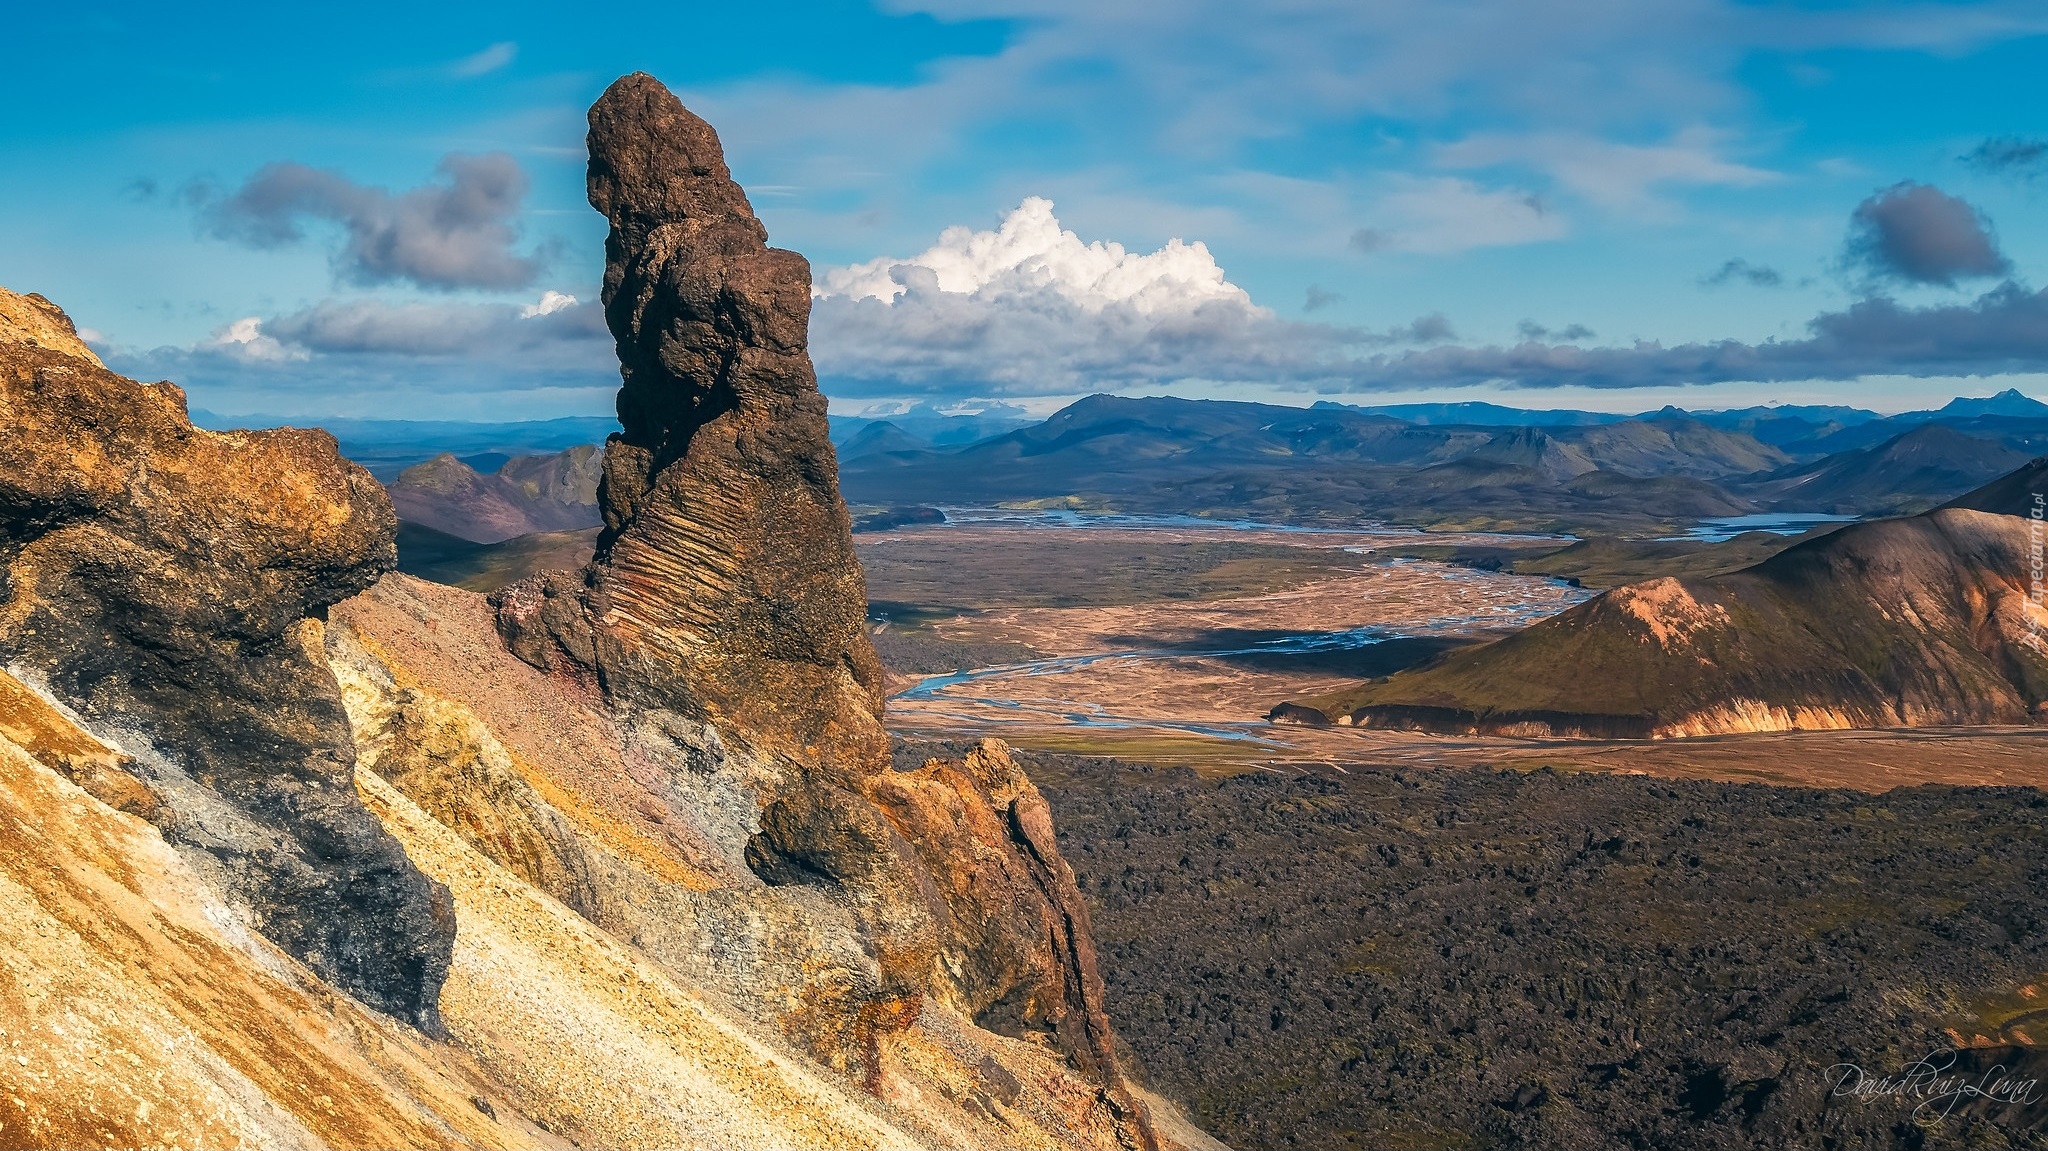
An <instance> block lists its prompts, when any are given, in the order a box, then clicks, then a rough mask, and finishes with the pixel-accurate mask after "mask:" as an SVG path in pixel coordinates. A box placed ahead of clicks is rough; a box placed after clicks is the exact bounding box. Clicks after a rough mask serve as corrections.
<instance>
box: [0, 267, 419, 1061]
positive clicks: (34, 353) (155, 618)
mask: <svg viewBox="0 0 2048 1151" xmlns="http://www.w3.org/2000/svg"><path fill="white" fill-rule="evenodd" d="M15 298H16V299H20V298H21V297H15ZM58 315H59V316H61V313H58ZM64 326H65V327H67V328H68V321H66V322H65V325H64ZM394 526H395V521H394V520H393V517H392V514H391V507H390V504H389V502H388V501H386V500H385V498H384V495H383V490H382V489H381V488H380V487H378V485H377V483H376V481H374V480H372V479H371V478H370V476H369V474H368V473H367V472H364V471H363V470H362V469H361V468H358V467H356V466H355V465H353V464H350V463H348V462H347V461H346V460H344V459H342V458H341V456H340V454H339V453H338V452H337V450H336V448H335V443H334V440H333V438H332V437H330V436H328V435H327V434H326V433H324V432H318V431H300V430H295V429H280V430H277V431H271V432H260V433H249V432H234V433H224V434H216V433H211V432H205V431H200V430H198V429H195V428H194V427H193V426H192V424H191V422H190V420H189V419H187V417H186V413H185V396H184V393H183V392H181V391H180V390H179V389H178V388H177V387H176V386H174V385H172V384H169V383H159V384H139V383H136V382H135V381H133V380H128V379H125V378H123V377H121V376H118V375H115V374H114V373H112V372H109V371H107V370H106V369H105V368H103V367H101V366H100V365H99V364H98V363H97V362H96V361H92V360H88V359H85V358H81V357H79V356H77V355H74V354H67V353H66V352H64V351H62V350H58V349H56V348H53V347H51V346H48V345H47V344H44V343H27V342H19V341H5V340H0V595H4V597H5V598H4V600H0V663H4V664H5V665H6V666H7V667H8V668H9V669H10V670H12V671H14V672H15V673H16V674H17V675H20V676H21V677H23V678H24V679H27V680H30V681H32V682H34V683H36V684H38V685H39V686H42V687H44V688H46V689H47V690H48V691H49V692H50V693H51V694H52V695H53V696H54V697H55V698H56V699H58V700H60V701H62V702H63V703H64V704H66V705H67V706H69V707H70V708H72V709H74V710H75V711H76V712H77V713H79V715H80V716H81V717H82V718H83V719H84V721H85V722H86V723H87V724H88V725H90V726H91V727H92V728H93V729H94V730H95V731H96V733H98V734H101V735H104V736H109V737H111V738H112V739H113V740H115V741H116V742H118V743H119V744H120V750H121V751H122V752H124V753H126V754H127V755H128V756H131V757H132V759H129V760H126V761H119V760H116V761H114V762H115V764H116V765H118V766H119V767H121V768H123V769H126V770H132V771H133V772H134V773H136V774H138V775H141V776H143V777H144V778H145V779H146V780H147V783H148V786H147V787H146V788H142V789H139V791H131V792H130V793H129V794H126V795H121V794H117V793H116V791H115V790H114V789H111V788H109V787H107V786H106V783H107V782H108V781H107V780H106V778H105V776H106V773H107V771H109V770H112V769H111V768H109V767H107V765H105V764H99V763H96V762H88V761H89V760H90V759H91V757H89V756H88V757H85V759H81V760H79V761H78V762H79V764H80V768H79V771H77V772H74V777H75V778H79V779H80V782H81V783H83V784H85V785H86V786H88V787H90V788H93V789H94V793H95V794H101V795H105V796H107V797H108V798H109V799H110V801H115V800H118V801H121V802H122V806H124V807H127V808H128V809H129V810H132V811H143V812H149V813H151V814H153V815H154V816H155V818H156V820H157V821H158V822H159V823H160V825H161V826H163V827H164V830H165V832H166V834H167V836H169V837H170V838H171V839H172V840H173V841H174V842H179V843H182V844H183V845H185V846H186V847H187V848H189V849H195V850H190V851H188V854H189V855H190V856H191V857H192V858H193V859H194V861H195V863H198V864H201V865H204V866H206V867H209V868H214V869H217V871H218V875H217V876H216V878H217V880H218V881H219V882H220V883H221V884H222V885H223V886H225V887H226V888H227V889H228V890H229V891H231V892H232V893H233V894H234V895H235V896H236V897H237V898H238V899H240V900H243V901H246V903H247V904H248V905H249V906H250V907H251V909H252V910H253V911H254V913H255V917H256V920H257V922H258V924H259V926H261V928H262V929H263V931H264V932H265V933H266V934H267V935H269V936H270V937H271V938H272V939H273V940H275V941H276V942H277V943H279V944H280V945H282V946H283V947H284V948H285V949H286V950H287V951H289V952H291V953H292V954H293V955H295V956H297V957H299V958H300V959H303V960H304V961H305V962H306V963H307V964H308V965H309V966H311V967H312V968H313V969H314V970H316V971H318V972H320V973H321V974H322V975H323V976H325V977H326V978H328V979H330V980H332V981H333V982H334V983H336V984H337V985H339V986H341V987H344V988H346V989H348V990H349V991H351V992H353V993H355V994H356V995H358V996H359V997H361V998H362V999H364V1000H365V1001H367V1002H370V1003H372V1004H374V1005H376V1006H378V1007H381V1008H383V1009H385V1010H388V1011H392V1012H395V1013H398V1014H401V1015H404V1016H407V1017H409V1018H412V1019H414V1020H417V1021H420V1022H423V1023H431V1020H432V1015H433V1007H434V997H435V992H436V989H437V988H438V986H439V984H440V981H441V977H442V973H443V972H444V971H445V970H446V965H447V961H448V954H449V949H450V946H451V944H452V938H453V935H454V924H453V923H452V922H451V921H450V920H449V919H448V912H447V902H446V893H445V892H444V891H443V890H442V889H441V888H440V887H439V886H438V885H436V884H434V883H432V882H431V881H429V880H428V879H427V878H426V877H425V876H423V875H421V874H420V873H419V872H418V871H417V870H416V869H415V868H414V867H413V866H412V865H411V863H410V862H409V861H407V859H406V858H405V855H404V853H403V852H402V851H401V850H400V849H399V846H398V844H397V842H396V841H395V840H393V839H392V838H391V837H390V836H389V835H387V834H385V832H384V831H383V829H382V828H381V826H380V825H379V824H378V823H377V821H376V820H375V819H374V818H373V817H372V816H371V815H370V814H369V812H368V811H366V810H365V809H364V808H363V806H362V804H361V802H360V801H359V800H358V798H357V797H356V794H355V790H354V786H353V783H352V774H353V771H354V768H355V753H354V750H353V743H352V741H351V738H350V733H349V728H348V723H347V718H346V716H345V714H344V712H343V709H342V704H341V698H340V693H339V690H338V689H337V687H336V686H335V681H334V677H333V675H332V674H331V673H330V672H329V671H328V670H327V667H326V665H325V662H324V660H323V658H322V655H321V651H320V641H319V634H320V624H319V622H318V621H317V619H314V618H311V617H314V616H317V615H318V614H320V613H322V612H323V611H324V610H325V608H326V607H327V606H328V605H330V604H333V603H335V602H337V601H339V600H341V599H343V598H345V597H347V596H350V595H353V594H355V593H356V592H358V591H361V590H362V589H363V588H365V587H367V586H368V585H369V584H370V583H371V582H372V581H373V580H375V579H376V578H377V576H378V575H379V574H380V573H382V572H383V571H385V570H387V569H388V568H389V567H390V566H391V563H392V560H393V548H392V533H393V530H394ZM95 778H97V779H98V782H97V783H95V782H93V780H94V779H95ZM142 792H147V794H142ZM159 804H160V806H159Z"/></svg>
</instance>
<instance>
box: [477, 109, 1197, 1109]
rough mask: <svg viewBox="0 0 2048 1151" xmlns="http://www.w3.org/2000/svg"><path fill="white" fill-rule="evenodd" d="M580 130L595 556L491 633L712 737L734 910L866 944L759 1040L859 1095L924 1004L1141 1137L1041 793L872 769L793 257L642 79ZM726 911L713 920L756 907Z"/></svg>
mask: <svg viewBox="0 0 2048 1151" xmlns="http://www.w3.org/2000/svg"><path fill="white" fill-rule="evenodd" d="M590 125H591V129H590V200H591V203H592V205H594V206H595V207H596V208H597V209H598V210H599V211H601V212H603V213H604V214H605V216H606V217H607V218H608V219H609V220H610V222H611V234H610V237H609V239H608V240H607V242H606V249H605V254H606V268H605V287H604V301H605V309H606V319H607V322H608V323H609V324H610V326H611V330H612V334H613V336H614V337H615V339H616V341H617V344H618V351H619V359H620V367H621V374H622V376H623V378H624V386H623V387H622V388H621V390H620V393H619V419H620V423H621V425H622V426H623V428H624V431H623V433H622V434H620V435H616V436H614V437H613V438H612V440H611V442H610V444H608V445H607V447H606V451H605V477H604V484H603V487H602V489H601V491H600V497H599V502H600V504H601V505H602V508H603V511H604V515H605V531H604V534H603V536H602V537H601V539H600V541H599V545H598V552H597V556H596V558H595V560H594V561H593V562H592V563H591V565H590V566H589V567H588V568H587V569H584V570H582V571H576V572H554V573H549V574H547V575H543V576H539V577H535V578H534V579H531V580H527V581H523V582H521V583H519V584H515V585H513V586H511V587H508V588H506V589H505V590H504V591H502V592H500V593H498V594H497V595H496V596H494V597H493V598H492V603H493V604H494V605H495V607H496V609H497V612H498V615H497V627H498V631H499V633H500V635H501V636H502V637H503V639H504V640H505V642H506V644H507V646H508V647H509V648H510V649H511V651H512V652H513V653H514V654H515V655H517V656H518V657H519V658H520V659H522V660H524V661H525V662H527V663H528V664H531V665H533V666H534V667H537V668H540V669H542V670H545V671H548V672H551V673H553V674H554V675H556V676H559V677H561V678H562V679H564V680H567V681H570V682H572V683H574V684H575V685H577V689H578V690H584V691H588V692H589V693H590V694H591V695H593V696H594V697H596V698H600V699H602V700H604V701H605V702H606V704H607V705H608V706H609V707H610V708H611V709H612V710H613V712H614V713H615V714H616V715H617V716H618V717H620V722H622V723H624V724H626V725H627V726H629V727H632V728H633V729H635V730H636V731H639V732H641V733H642V735H641V737H639V738H640V739H641V740H642V742H643V743H645V742H646V741H647V740H648V739H649V738H650V737H648V736H647V735H646V733H648V732H650V731H664V730H665V731H682V730H685V729H688V728H692V727H694V726H696V725H708V726H709V727H714V728H715V730H716V731H717V732H718V733H721V738H722V742H721V743H720V744H719V749H720V750H719V751H718V753H717V755H715V756H712V757H711V760H712V762H710V763H708V764H700V765H699V766H697V767H694V768H693V769H692V770H697V771H706V772H710V773H711V774H712V775H715V776H723V777H726V778H729V779H731V780H733V781H735V783H736V784H737V785H738V786H740V787H741V788H743V790H744V792H745V793H746V794H747V795H748V796H749V797H750V798H751V801H752V809H751V810H749V811H747V812H746V813H744V815H743V816H742V817H741V818H742V819H743V821H744V827H743V829H742V830H743V836H744V851H743V853H742V855H743V859H742V861H741V865H742V866H743V867H744V868H745V869H746V874H747V879H748V881H758V882H765V883H766V884H767V885H768V887H769V889H770V890H771V892H779V893H782V894H778V895H777V896H776V898H775V899H773V900H770V901H762V902H759V903H758V906H760V907H764V908H765V907H770V906H777V907H787V908H789V909H791V910H792V911H795V909H799V908H804V907H807V906H808V905H809V904H810V903H811V902H812V901H816V900H820V899H822V900H824V901H826V902H827V903H828V904H829V906H831V907H832V908H834V909H836V912H837V914H839V915H842V916H849V917H850V919H851V922H852V924H853V925H854V927H855V929H856V930H857V932H858V936H859V939H860V941H861V945H862V947H863V949H864V950H865V951H866V953H867V954H868V956H871V957H872V958H871V963H872V965H873V967H872V977H870V975H869V974H868V973H867V972H866V971H863V972H861V973H859V975H858V978H856V979H854V980H852V981H849V982H845V983H844V984H843V991H842V992H841V993H839V994H836V995H833V996H829V997H827V996H819V995H816V994H814V993H813V992H812V991H810V990H806V991H804V992H803V993H802V994H801V995H792V996H791V997H790V999H789V1001H788V1008H787V1010H786V1011H779V1012H778V1018H779V1022H780V1024H781V1026H782V1028H783V1030H784V1032H785V1033H786V1034H788V1035H789V1036H791V1037H792V1038H793V1039H796V1040H797V1041H799V1042H800V1043H802V1044H803V1045H804V1046H805V1047H806V1048H807V1049H808V1050H810V1052H811V1053H812V1054H813V1055H815V1056H816V1057H818V1058H819V1059H820V1060H821V1061H822V1062H824V1063H825V1064H826V1065H828V1066H831V1067H834V1068H836V1069H840V1070H842V1071H845V1072H847V1073H848V1074H850V1075H852V1076H854V1077H856V1078H860V1079H863V1080H865V1082H866V1084H867V1086H868V1087H869V1089H870V1090H873V1091H876V1092H877V1093H880V1094H882V1095H884V1096H885V1097H887V1096H888V1094H889V1086H888V1085H887V1084H886V1083H884V1082H882V1081H881V1078H880V1077H881V1075H882V1068H883V1066H884V1064H885V1063H886V1060H885V1059H884V1058H883V1056H882V1054H881V1052H882V1050H883V1044H882V1040H883V1039H884V1038H885V1037H887V1036H890V1035H895V1034H903V1033H906V1029H910V1028H912V1027H913V1026H914V1025H915V1024H916V1021H917V1020H918V1019H919V1018H920V1016H921V1014H922V1013H923V1010H924V1006H925V1004H927V1003H928V1002H930V1001H937V1002H941V1003H944V1004H945V1005H947V1006H948V1007H950V1008H953V1009H956V1010H958V1011H959V1012H960V1013H961V1014H963V1015H966V1016H967V1017H969V1018H971V1019H973V1020H974V1021H975V1022H976V1023H977V1024H979V1025H981V1026H983V1027H986V1028H988V1029H990V1030H993V1031H996V1032H998V1033H1001V1034H1004V1035H1008V1036H1012V1037H1015V1038H1036V1039H1041V1040H1044V1041H1045V1042H1046V1044H1047V1046H1048V1047H1050V1048H1051V1049H1052V1050H1054V1051H1057V1052H1059V1053H1061V1054H1062V1055H1063V1056H1064V1058H1065V1060H1066V1061H1067V1062H1068V1063H1070V1064H1071V1065H1072V1066H1073V1067H1074V1068H1075V1069H1077V1070H1078V1071H1080V1072H1081V1073H1083V1074H1084V1075H1085V1076H1086V1077H1087V1079H1089V1080H1090V1081H1092V1082H1093V1083H1095V1084H1097V1085H1098V1091H1099V1095H1098V1097H1097V1098H1096V1099H1094V1100H1091V1101H1089V1102H1087V1103H1086V1104H1085V1105H1084V1107H1083V1109H1084V1110H1091V1109H1092V1110H1093V1111H1094V1112H1095V1113H1098V1114H1107V1115H1110V1116H1112V1117H1113V1124H1112V1125H1113V1126H1114V1128H1115V1129H1116V1131H1117V1132H1118V1133H1119V1134H1118V1136H1117V1138H1118V1139H1119V1140H1120V1141H1122V1142H1124V1143H1127V1144H1131V1145H1141V1146H1143V1145H1151V1144H1153V1143H1154V1142H1156V1139H1155V1136H1154V1134H1153V1131H1152V1128H1151V1125H1150V1120H1149V1118H1148V1116H1147V1113H1146V1112H1145V1110H1144V1108H1142V1107H1141V1106H1139V1105H1138V1104H1137V1103H1136V1101H1135V1099H1134V1096H1133V1095H1132V1093H1131V1092H1130V1091H1129V1090H1128V1088H1127V1087H1126V1086H1125V1084H1124V1082H1123V1079H1122V1076H1121V1074H1120V1072H1119V1070H1118V1068H1117V1065H1116V1061H1115V1058H1114V1052H1113V1046H1114V1039H1113V1035H1112V1033H1111V1031H1110V1027H1109V1022H1108V1019H1107V1017H1106V1015H1104V1013H1103V1011H1102V1005H1101V1004H1102V994H1101V981H1100V979H1099V977H1098V976H1097V974H1096V967H1095V957H1094V952H1093V944H1092V942H1091V940H1090V937H1089V931H1088V925H1087V914H1086V910H1085V907H1084V906H1083V903H1082V900H1081V897H1080V894H1079V892H1078V890H1077V889H1076V888H1075V885H1074V880H1073V876H1072V873H1071V872H1070V871H1069V870H1068V869H1067V867H1066V864H1065V863H1064V862H1063V861H1062V860H1061V859H1060V857H1059V853H1058V851H1057V849H1056V847H1055V846H1054V843H1053V838H1052V833H1051V821H1050V814H1049V812H1048V811H1047V809H1046V807H1045V804H1044V801H1043V800H1042V799H1040V798H1039V797H1038V793H1037V791H1036V790H1035V789H1034V788H1032V787H1031V784H1030V782H1029V781H1028V780H1027V779H1025V778H1024V776H1023V773H1022V772H1021V771H1019V770H1018V769H1017V768H1016V766H1015V764H1014V763H1012V762H1011V761H1010V760H1009V758H1008V756H1007V754H1006V753H1005V752H1004V751H1003V749H1002V748H1001V745H1000V744H989V745H987V746H984V747H983V748H981V749H978V750H977V751H976V753H975V755H974V756H972V757H969V759H968V761H967V762H965V763H963V764H959V765H945V764H937V763H934V764H931V765H928V766H927V767H926V768H925V769H923V770H922V771H919V772H913V773H900V774H899V773H897V772H895V771H894V770H893V769H892V768H891V766H890V763H889V754H888V746H887V740H886V737H885V735H884V732H883V730H882V726H881V722H880V721H881V713H882V702H881V669H880V665H879V662H878V661H877V660H876V658H875V654H874V651H873V648H872V646H871V645H870V643H869V641H868V638H867V634H866V625H865V621H866V588H865V585H864V579H863V577H862V574H861V570H860V566H859V562H858V561H857V560H856V558H855V556H854V552H853V543H852V533H851V525H850V523H849V519H848V516H847V513H846V507H845V504H844V503H843V502H842V501H841V499H840V496H839V490H838V483H837V476H836V466H835V461H834V458H833V452H832V448H831V444H830V441H829V439H828V438H827V434H826V422H825V401H824V399H823V397H822V396H820V395H819V393H818V390H817V384H816V378H815V376H814V374H813V372H812V369H811V364H810V359H809V356H808V353H807V351H806V343H805V341H806V331H805V328H806V324H807V322H808V315H809V307H810V270H809V267H808V265H807V264H806V263H805V262H804V260H803V258H802V257H800V256H797V255H795V254H793V253H790V252H783V251H778V250H776V249H772V248H769V247H768V246H767V242H766V241H767V237H766V232H765V230H764V229H763V228H762V227H761V224H760V222H759V221H758V220H756V219H755V218H754V215H753V211H752V209H751V208H750V207H749V206H748V204H747V200H746V197H745V194H744V193H743V192H742V191H741V190H740V188H739V186H738V185H737V184H735V183H733V181H732V178H731V176H730V174H729V173H728V171H727V169H726V166H725V161H724V158H723V155H722V153H721V151H720V148H719V143H718V138H717V135H716V134H715V133H714V132H713V131H712V129H711V127H710V125H708V124H706V123H704V122H703V121H702V120H700V119H698V118H697V117H696V116H694V115H692V114H691V113H690V112H689V111H688V110H687V109H685V108H684V107H683V105H682V103H681V102H680V101H679V100H677V99H676V98H675V96H673V95H672V94H670V93H669V92H668V90H667V89H665V88H663V87H662V86H661V84H660V83H658V82H657V81H655V80H654V79H652V78H651V77H648V76H644V75H634V76H628V77H626V78H624V79H622V80H620V81H618V82H617V83H615V84H613V85H612V87H611V88H610V89H609V90H608V91H607V92H606V93H605V95H604V97H603V98H602V99H600V100H599V101H598V103H597V104H596V106H594V107H593V108H592V109H591V112H590ZM700 752H701V749H696V750H685V749H682V748H680V747H678V748H677V750H676V751H675V753H674V754H673V755H672V756H670V757H669V758H672V759H674V760H676V761H682V760H685V759H687V760H689V761H691V762H692V763H697V762H698V761H699V760H701V759H703V758H704V757H703V756H702V755H701V754H700ZM720 834H723V833H721V832H718V831H717V830H716V829H713V835H714V838H716V837H717V836H719V835H720ZM755 890H757V891H758V890H759V888H756V889H755ZM764 894H766V893H764ZM698 914H701V913H698ZM754 918H755V919H756V920H757V921H758V922H757V925H756V926H753V927H748V926H745V925H743V924H741V923H737V922H736V923H735V927H736V928H738V929H739V930H740V931H742V932H748V931H751V932H754V933H756V934H759V933H760V932H762V931H763V930H765V927H763V926H761V925H762V924H767V923H770V922H773V921H777V916H759V915H757V916H755V917H754ZM804 918H808V919H811V920H814V921H817V922H823V919H822V918H820V917H818V916H816V915H815V914H814V913H812V912H810V911H803V912H801V914H800V916H799V919H804ZM812 934H814V935H820V937H822V934H821V933H819V932H815V931H814V932H813V933H812Z"/></svg>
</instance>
